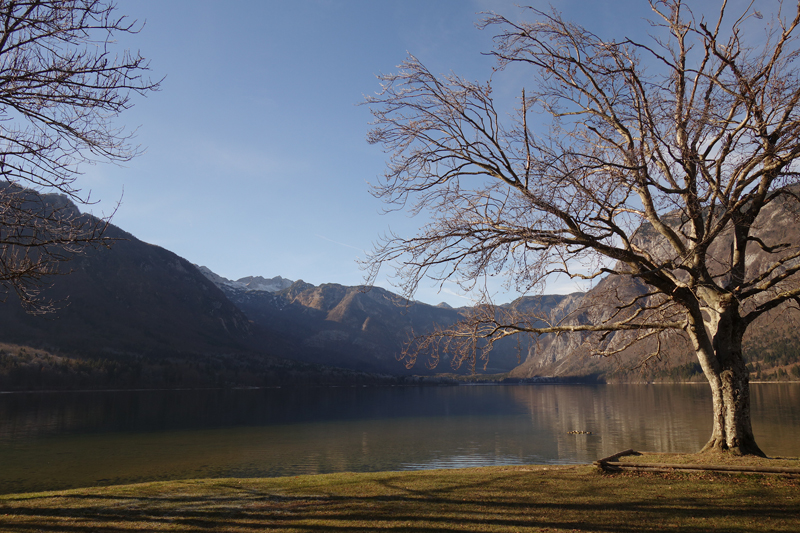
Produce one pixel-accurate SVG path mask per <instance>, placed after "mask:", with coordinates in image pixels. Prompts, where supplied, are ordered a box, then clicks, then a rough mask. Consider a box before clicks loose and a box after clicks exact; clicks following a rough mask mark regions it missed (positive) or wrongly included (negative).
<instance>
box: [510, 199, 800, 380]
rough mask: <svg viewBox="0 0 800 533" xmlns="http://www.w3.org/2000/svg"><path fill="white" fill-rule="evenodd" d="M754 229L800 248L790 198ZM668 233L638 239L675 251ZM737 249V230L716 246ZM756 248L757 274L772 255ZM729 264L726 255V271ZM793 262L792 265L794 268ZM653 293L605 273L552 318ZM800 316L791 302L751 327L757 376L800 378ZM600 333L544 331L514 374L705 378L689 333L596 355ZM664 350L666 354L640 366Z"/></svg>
mask: <svg viewBox="0 0 800 533" xmlns="http://www.w3.org/2000/svg"><path fill="white" fill-rule="evenodd" d="M753 234H754V236H755V237H758V238H761V239H762V240H763V241H765V242H790V243H792V249H797V248H798V247H800V217H798V215H797V214H796V213H794V212H792V211H791V210H790V209H788V208H786V206H785V205H784V202H783V201H775V202H773V203H771V204H769V205H768V206H767V207H765V208H764V210H763V211H762V213H761V215H760V216H759V218H758V219H757V220H756V223H755V225H754V232H753ZM661 239H662V237H661V236H660V234H658V233H657V232H656V231H655V230H654V229H652V228H649V227H644V228H640V230H639V231H637V234H636V242H635V244H636V245H638V246H640V247H641V248H643V249H647V250H659V249H664V250H666V249H668V248H669V247H668V246H666V245H664V246H661V245H660V242H659V241H660V240H661ZM730 250H731V236H730V235H727V236H723V237H722V238H720V239H718V240H717V241H715V242H714V243H712V245H711V246H710V247H709V251H710V254H711V256H712V257H716V258H726V257H728V256H729V254H730ZM750 250H751V252H750V255H749V256H748V260H747V268H748V269H749V270H750V271H751V272H752V271H761V270H763V265H764V264H765V262H766V261H767V260H768V257H767V256H768V254H767V253H766V252H764V251H762V250H761V249H759V248H757V247H756V246H755V245H753V246H751V248H750ZM723 262H724V261H723V260H719V261H718V264H719V267H718V270H719V271H720V272H722V270H721V269H722V268H723ZM790 264H792V263H787V266H788V265H790ZM756 269H757V270H756ZM712 273H713V272H712ZM748 276H750V274H748ZM647 292H648V288H647V286H646V285H644V284H643V283H641V282H639V281H637V280H636V279H634V278H626V277H609V278H605V279H603V280H602V281H600V282H599V283H598V284H597V285H596V286H595V287H594V288H593V289H592V290H590V291H588V292H586V293H579V294H575V295H572V296H571V297H570V298H569V299H566V300H564V301H562V303H561V305H558V306H554V307H553V308H552V310H551V312H550V318H551V320H553V321H561V320H563V323H564V324H588V323H602V322H603V321H605V320H609V319H611V318H612V315H613V314H614V313H615V312H616V307H615V305H614V303H615V302H622V301H630V300H631V299H632V298H633V297H635V296H643V295H645V294H646V293H647ZM650 302H651V299H650V298H644V299H642V300H641V304H642V305H645V306H646V305H648V304H649V303H650ZM798 318H800V317H798V315H797V313H796V312H792V311H790V310H788V309H787V308H786V306H784V307H782V308H778V309H776V310H773V311H772V312H771V313H768V314H765V315H764V316H762V317H760V318H759V319H758V320H757V321H755V322H754V323H753V324H752V325H751V326H750V328H749V329H748V332H747V334H746V335H745V339H744V349H745V356H746V359H748V360H749V362H750V368H751V370H752V377H753V378H755V379H770V378H772V379H775V378H781V377H785V378H788V374H789V373H791V372H794V373H795V374H794V375H795V377H800V366H799V365H798V364H797V363H798V362H800V328H798ZM631 335H632V334H631V333H629V332H616V333H611V334H610V335H608V336H607V337H606V341H607V342H608V344H609V345H610V346H619V347H621V346H623V345H625V344H626V341H627V340H629V339H630V338H631ZM597 337H598V335H597V334H592V335H590V334H586V333H584V334H570V335H560V336H557V335H543V336H541V337H539V339H538V340H537V342H535V343H531V344H530V345H529V346H528V349H527V353H526V357H525V360H524V362H523V363H522V364H521V365H519V366H518V367H517V368H515V369H514V370H512V371H511V373H510V376H512V377H516V378H531V377H537V376H548V377H552V376H556V377H570V376H571V377H588V376H595V377H599V378H601V379H604V380H611V381H616V380H619V381H637V380H647V381H652V380H666V381H685V380H697V381H702V380H704V379H705V378H704V377H703V375H702V370H701V369H700V365H699V363H698V362H697V360H696V357H695V354H694V351H693V349H692V347H691V344H690V343H689V340H688V338H687V337H686V336H685V335H684V334H683V333H682V332H680V333H677V332H676V333H674V334H672V335H670V336H669V337H668V338H667V339H666V342H664V343H662V345H661V346H660V347H659V346H658V345H657V343H656V341H655V339H652V338H651V339H648V340H646V341H644V342H641V343H638V344H637V345H634V346H633V347H631V348H629V349H626V350H624V351H623V352H622V353H620V354H618V355H617V356H614V357H611V358H603V357H597V356H594V357H593V356H592V355H591V347H592V344H593V341H596V340H597ZM659 348H660V355H659V356H655V357H652V358H649V359H648V360H647V362H646V363H645V364H640V363H641V362H642V360H643V359H646V358H647V356H648V355H649V354H651V353H654V352H656V351H657V350H658V349H659ZM762 371H763V372H762Z"/></svg>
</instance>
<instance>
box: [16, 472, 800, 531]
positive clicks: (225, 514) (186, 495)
mask: <svg viewBox="0 0 800 533" xmlns="http://www.w3.org/2000/svg"><path fill="white" fill-rule="evenodd" d="M88 529H95V530H98V531H111V532H114V531H131V530H133V531H163V530H168V531H203V530H208V531H246V532H252V531H287V532H288V531H302V532H318V531H381V530H392V531H431V532H433V531H436V532H440V531H498V532H499V531H503V532H507V531H602V532H638V531H664V530H666V531H688V532H700V531H734V532H738V531H795V532H796V531H800V480H798V479H791V478H782V477H776V476H759V475H738V474H737V475H730V474H707V473H698V474H694V473H691V474H687V473H669V474H625V473H622V474H603V473H600V472H599V471H598V470H597V469H595V468H594V467H592V466H583V465H581V466H564V467H553V466H549V467H548V466H528V467H524V466H513V467H490V468H475V469H464V470H429V471H421V472H380V473H369V474H349V473H345V474H329V475H319V476H299V477H291V478H273V479H209V480H191V481H172V482H160V483H144V484H137V485H122V486H115V487H104V488H88V489H76V490H68V491H60V492H46V493H37V494H16V495H6V496H0V530H2V531H85V530H88Z"/></svg>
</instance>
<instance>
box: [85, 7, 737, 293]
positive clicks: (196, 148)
mask: <svg viewBox="0 0 800 533" xmlns="http://www.w3.org/2000/svg"><path fill="white" fill-rule="evenodd" d="M737 3H738V2H737ZM514 4H515V2H509V1H500V0H496V1H489V0H261V1H259V0H236V1H229V2H219V1H209V0H119V2H118V12H119V13H120V14H126V15H129V16H131V17H132V18H136V19H139V20H140V21H146V25H145V27H144V29H143V30H142V32H141V33H140V34H138V35H136V36H133V37H130V38H129V37H125V39H123V40H121V42H120V44H121V45H124V46H125V47H127V48H132V49H139V50H140V51H141V53H142V54H143V55H144V56H145V57H147V58H149V59H151V68H152V71H153V72H152V74H153V77H154V78H159V77H161V76H166V79H165V80H164V82H163V85H162V90H161V91H160V92H158V93H154V94H152V95H150V96H149V97H148V98H146V99H144V98H139V99H136V100H135V107H134V108H133V109H132V110H130V111H128V112H127V113H125V114H124V115H123V116H122V117H121V123H123V124H125V125H127V126H130V127H138V128H139V129H138V133H137V142H138V143H140V144H141V145H142V147H143V148H145V149H146V151H145V153H144V154H143V155H142V156H140V157H139V158H137V159H135V160H133V161H131V162H130V163H128V164H126V165H125V166H124V167H115V166H110V165H96V166H93V167H89V168H86V169H84V170H85V176H83V177H82V178H81V179H80V181H79V182H78V183H79V184H80V185H81V186H82V188H83V189H86V190H88V189H91V191H92V197H93V198H95V199H98V200H100V203H99V204H97V205H94V206H92V207H91V211H92V212H94V213H95V214H102V213H104V212H105V213H108V212H109V211H110V210H111V209H113V206H114V204H115V203H116V201H117V200H119V199H120V197H121V198H122V204H121V206H120V208H119V210H118V212H117V213H116V215H115V217H114V219H113V222H114V223H115V224H116V225H118V226H120V227H121V228H123V229H124V230H126V231H128V232H130V233H132V234H133V235H135V236H136V237H138V238H139V239H142V240H144V241H146V242H150V243H153V244H158V245H160V246H163V247H165V248H167V249H169V250H171V251H173V252H175V253H177V254H178V255H180V256H182V257H185V258H186V259H188V260H189V261H191V262H194V263H197V264H201V265H205V266H208V267H209V268H210V269H211V270H213V271H214V272H216V273H218V274H220V275H222V276H225V277H227V278H231V279H238V278H240V277H243V276H249V275H261V276H264V277H273V276H276V275H281V276H283V277H285V278H289V279H293V280H297V279H303V280H305V281H307V282H309V283H313V284H315V285H318V284H321V283H326V282H333V283H341V284H344V285H358V284H360V283H361V282H362V281H363V272H362V271H360V270H359V268H358V265H357V264H356V259H357V258H358V257H364V255H365V252H364V251H365V250H368V249H370V248H371V247H372V243H373V242H374V241H375V240H376V239H378V238H379V237H380V235H381V234H382V233H384V232H385V231H386V230H387V229H389V228H391V229H393V230H395V231H396V232H399V233H401V234H405V235H410V234H412V233H413V232H414V231H415V229H416V228H418V227H419V226H420V224H421V222H422V221H420V220H416V219H411V218H408V217H407V216H406V215H404V214H400V213H394V214H391V215H381V214H380V211H381V209H382V207H383V206H382V204H381V202H380V201H379V200H377V199H375V198H373V197H372V196H371V195H370V194H369V189H368V182H370V181H371V180H373V179H374V178H375V177H376V176H379V175H380V174H382V172H383V169H384V164H385V160H386V157H385V154H383V153H382V151H381V150H380V148H379V147H376V146H370V145H368V144H367V142H366V141H365V136H366V134H367V131H368V129H369V121H370V114H369V109H368V108H367V107H365V106H358V104H359V103H360V102H362V101H363V99H364V95H367V94H372V93H374V92H376V91H377V90H378V88H379V86H378V82H377V80H376V77H375V76H376V74H379V73H382V72H383V73H388V72H393V71H395V70H396V66H397V65H398V64H399V63H400V62H401V61H402V60H403V59H404V58H405V57H406V54H407V53H412V54H414V55H415V56H417V57H418V58H419V59H420V60H421V61H422V62H423V63H424V64H426V65H427V66H428V67H429V68H430V69H431V70H433V71H434V72H437V73H447V72H449V71H451V70H452V71H454V72H455V73H457V74H459V75H462V76H464V77H467V78H471V79H480V80H484V79H486V78H487V77H488V76H489V75H490V74H491V68H492V65H493V62H492V60H491V59H490V58H488V57H486V56H483V55H481V52H487V51H489V50H491V46H492V43H491V36H492V35H491V33H490V32H491V30H484V31H480V30H478V29H476V28H475V22H477V21H479V20H480V19H481V15H479V14H478V13H479V12H481V11H490V10H494V11H497V12H500V13H503V14H506V15H507V16H509V15H510V16H512V17H514V16H516V15H515V14H518V13H519V12H520V9H519V8H517V7H515V5H514ZM714 4H716V2H714ZM535 5H537V6H538V7H542V8H545V9H546V8H547V5H548V3H546V2H537V3H535ZM553 5H554V6H555V7H556V8H558V9H560V10H562V11H563V12H564V13H566V14H567V15H568V16H570V17H571V18H574V20H576V21H577V22H579V23H582V24H584V25H586V26H589V27H591V28H592V29H593V30H594V31H595V33H599V34H600V35H602V36H606V34H608V35H609V36H616V37H618V38H619V37H620V36H623V35H626V34H628V33H630V31H632V30H631V28H640V29H639V30H637V31H646V28H645V23H644V21H643V18H644V17H647V16H649V8H648V6H647V3H646V2H645V1H644V0H629V1H605V0H565V1H560V2H559V1H554V2H553ZM520 89H521V86H520V87H517V86H515V87H513V90H514V91H518V90H520ZM123 189H124V194H123ZM389 273H390V272H389V271H387V272H386V274H389ZM378 284H379V285H382V286H385V287H387V288H391V287H390V285H388V283H387V281H386V280H385V279H381V280H379V283H378ZM499 287H500V286H499V284H497V289H496V290H497V291H498V292H497V293H496V295H495V301H497V302H505V301H509V300H511V299H513V298H514V297H515V296H516V295H515V294H513V293H511V294H505V293H504V292H503V291H502V290H501V289H500V288H499ZM575 289H576V286H575V285H574V284H570V283H556V284H553V286H552V287H548V290H547V292H551V293H554V292H562V293H563V292H571V291H574V290H575ZM437 291H438V289H437V288H436V287H434V286H427V285H423V286H422V287H420V290H419V292H418V293H417V299H419V300H421V301H424V302H427V303H432V304H435V303H438V302H441V301H447V302H448V303H450V304H451V305H464V304H469V303H470V301H469V299H468V295H467V296H466V297H465V295H459V294H456V293H457V287H456V286H449V285H447V286H445V287H444V289H443V290H442V291H441V292H438V293H437Z"/></svg>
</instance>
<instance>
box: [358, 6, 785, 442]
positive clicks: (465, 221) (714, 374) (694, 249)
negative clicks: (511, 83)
mask: <svg viewBox="0 0 800 533" xmlns="http://www.w3.org/2000/svg"><path fill="white" fill-rule="evenodd" d="M650 5H651V7H652V10H653V20H652V21H651V22H650V24H651V28H650V31H651V33H652V39H651V40H649V41H646V42H638V41H635V40H632V39H629V38H625V37H620V38H619V39H618V40H606V39H602V38H600V37H598V36H597V35H596V34H594V33H592V32H591V31H590V30H589V29H586V28H583V27H581V26H578V25H576V24H573V23H571V22H569V21H568V20H565V19H564V18H563V16H562V15H561V14H560V13H558V12H556V11H541V10H538V9H534V8H528V9H527V11H528V13H529V15H530V17H531V18H532V21H531V22H519V21H512V20H510V19H508V18H506V17H504V16H502V15H498V14H489V15H488V16H487V17H486V18H485V20H484V21H483V24H482V27H483V28H490V29H494V30H496V32H497V33H496V37H495V43H496V45H495V48H494V50H493V51H492V52H491V54H492V55H493V56H494V57H495V58H496V59H497V68H498V69H500V70H504V69H506V70H507V69H512V68H522V69H527V70H526V72H527V75H526V77H525V85H524V87H521V88H520V90H519V95H520V96H519V100H518V106H517V108H516V110H515V113H514V114H512V115H511V116H507V115H506V114H503V113H501V112H500V110H499V109H498V106H497V105H496V103H495V101H494V99H493V91H492V82H491V81H488V82H473V81H468V80H466V79H463V78H461V77H459V76H457V75H455V74H451V75H446V76H438V75H435V74H434V73H432V72H431V71H430V70H428V69H427V68H426V67H425V66H424V65H423V64H422V63H421V62H420V61H419V60H417V59H416V58H415V57H413V56H411V57H409V58H408V59H407V60H406V61H405V62H404V63H403V64H402V65H401V66H400V70H399V71H398V72H397V73H394V74H389V75H384V76H381V82H382V90H381V91H380V92H379V93H378V94H377V95H376V96H373V97H370V98H368V104H369V105H370V106H371V108H372V112H373V115H374V117H375V122H374V126H375V127H374V129H373V130H372V131H371V132H370V135H369V142H371V143H374V144H379V145H381V146H383V147H384V149H385V150H386V151H387V152H388V153H390V154H391V156H390V159H389V161H388V164H387V171H386V173H385V175H384V176H383V178H381V179H380V180H379V181H378V182H377V183H376V184H375V185H374V193H375V195H376V196H378V197H379V198H381V199H383V200H384V201H386V202H388V203H389V204H392V205H395V206H400V207H401V208H402V207H404V206H410V208H411V209H412V211H413V212H415V213H419V212H423V211H426V212H434V213H436V218H435V219H434V220H433V221H432V222H431V223H430V224H428V225H426V226H425V227H423V228H422V230H421V231H420V233H419V234H418V235H415V236H412V237H404V236H396V235H393V236H390V237H389V238H388V239H386V240H385V241H383V242H382V243H381V244H379V246H378V247H377V248H376V249H375V251H374V253H373V255H372V256H371V257H370V259H369V262H370V265H371V267H372V271H371V274H372V275H375V274H376V273H377V269H379V268H380V267H381V266H382V265H383V264H386V263H391V264H394V265H396V266H397V268H398V271H399V274H400V278H401V280H402V283H403V289H404V291H405V293H406V295H407V296H411V295H412V294H413V292H414V290H415V289H416V287H417V284H418V283H419V282H420V281H421V280H422V279H424V278H425V277H426V276H428V277H434V278H435V279H440V280H441V279H457V280H462V281H466V282H467V283H469V282H470V281H471V280H475V279H477V278H479V277H480V276H482V275H496V274H501V275H504V276H506V277H508V278H509V279H510V280H512V281H513V282H514V283H515V284H516V286H517V287H518V288H520V289H522V290H528V291H530V290H536V289H538V290H543V289H544V290H546V282H547V280H548V279H551V276H553V275H554V274H565V275H568V276H571V277H573V278H580V279H600V278H613V277H620V278H629V279H631V280H635V281H636V282H637V283H638V282H641V283H643V284H644V286H645V287H646V291H645V292H644V293H635V294H633V295H628V296H625V297H618V299H617V302H616V303H615V306H616V309H617V312H615V313H614V314H613V315H612V316H611V317H610V318H608V319H605V320H603V321H602V322H598V323H586V324H576V323H569V322H566V321H565V322H562V323H544V324H541V321H542V320H545V319H546V317H536V319H537V320H538V321H539V323H537V324H534V321H533V320H531V317H521V316H511V315H509V314H503V313H501V314H498V313H497V310H496V309H495V308H493V307H491V306H479V307H478V308H477V310H476V312H475V313H474V314H473V315H472V316H471V317H469V318H467V319H466V320H465V321H464V322H462V323H461V324H459V325H457V326H455V327H452V328H447V329H444V330H439V331H437V332H436V333H435V334H433V335H429V336H426V337H424V338H423V340H425V341H426V342H427V343H426V342H423V345H424V346H426V347H428V348H430V347H431V346H432V345H433V344H435V342H434V341H436V340H437V339H443V338H446V339H447V342H446V343H445V347H446V349H449V350H454V351H456V352H458V353H461V354H462V358H461V359H462V360H464V359H468V358H469V357H470V356H469V355H468V354H470V353H471V354H472V355H471V357H472V358H473V360H474V357H475V355H474V354H475V353H476V352H475V349H474V346H475V342H476V341H477V340H480V339H483V340H485V341H488V343H489V346H491V343H492V342H494V341H495V340H497V339H499V338H502V337H505V336H508V335H513V334H517V333H531V334H543V333H554V332H555V333H559V332H581V331H583V332H600V333H601V335H600V337H599V339H600V341H602V340H603V339H606V338H608V337H607V333H608V332H614V331H629V332H633V334H632V336H629V337H627V339H628V341H629V342H625V343H623V345H621V346H616V347H615V346H608V345H603V344H602V342H601V343H600V344H599V346H600V348H599V350H598V353H602V354H606V355H609V354H613V353H617V352H618V351H619V350H621V349H625V348H627V347H628V346H629V345H630V343H631V342H635V341H638V340H641V339H643V338H646V337H658V336H659V335H661V334H662V333H663V332H668V331H670V330H678V331H682V332H684V333H685V335H687V336H688V338H689V340H690V341H691V345H692V347H693V349H694V350H695V352H696V353H697V357H698V361H699V362H700V364H701V366H702V368H703V371H704V373H705V375H706V377H707V378H708V380H709V383H710V384H711V387H712V393H713V398H714V430H713V434H712V438H711V440H710V441H709V445H708V447H709V448H715V449H731V450H734V451H736V452H741V453H759V454H760V453H761V451H760V449H759V448H758V446H757V445H756V444H755V440H754V439H753V436H752V430H751V428H750V419H749V386H748V375H747V371H746V369H745V367H744V361H743V357H742V348H741V341H742V336H743V335H744V332H745V331H746V329H747V328H748V326H749V325H750V324H752V323H753V321H754V320H756V319H757V318H758V317H759V316H761V315H763V314H764V313H766V312H768V311H770V310H772V309H775V308H778V307H780V306H783V305H786V304H788V303H790V302H799V301H800V300H798V298H800V286H798V284H797V283H796V278H797V276H796V274H797V272H798V271H799V270H800V260H799V259H800V249H798V248H797V246H796V245H795V244H794V243H792V242H790V241H785V240H781V241H775V242H773V241H772V240H770V238H769V235H768V233H767V234H765V233H764V232H759V231H757V229H758V227H759V224H760V221H759V215H760V214H761V213H762V212H764V211H765V209H767V208H768V206H771V205H777V204H778V203H780V204H781V205H782V206H783V207H784V210H783V211H782V212H783V213H790V212H792V211H794V210H796V209H797V207H798V202H799V201H800V198H798V195H797V192H798V191H797V189H796V188H795V187H794V185H795V184H796V183H797V181H798V180H797V177H798V174H797V170H798V169H797V163H796V161H795V159H796V157H797V154H798V151H800V135H798V133H799V131H798V127H800V110H798V100H799V99H800V79H798V69H797V65H796V58H797V55H798V46H797V36H796V31H797V26H798V23H800V5H797V6H793V7H792V8H791V9H790V10H784V9H783V8H784V6H783V5H781V4H779V5H777V7H776V12H775V13H774V14H773V15H771V16H770V17H765V16H764V15H763V14H762V13H761V12H759V11H755V10H753V9H752V5H751V6H749V7H748V8H747V10H746V11H745V12H744V13H731V12H730V9H729V8H728V6H727V3H726V2H724V1H723V2H721V4H720V6H719V9H718V11H717V12H716V13H713V14H711V15H708V14H704V13H700V12H697V13H695V12H694V11H693V10H692V8H691V7H690V6H689V5H688V2H683V1H680V0H663V1H655V0H653V1H651V2H650ZM704 5H705V4H704ZM760 7H761V8H763V6H760ZM756 24H759V25H760V27H761V28H762V29H763V34H762V35H759V36H758V37H759V38H758V39H748V37H749V35H745V34H744V33H745V32H744V30H743V28H744V26H745V25H748V34H750V35H751V34H752V29H753V27H754V26H755V25H756ZM784 216H789V215H788V214H785V215H784ZM721 246H722V248H724V253H720V247H721ZM756 251H758V253H761V254H766V257H767V259H766V260H763V261H758V262H753V261H749V260H748V258H750V257H751V256H752V254H753V253H756ZM587 265H588V266H589V267H591V268H590V271H589V272H588V273H587V272H586V270H585V269H586V267H587ZM603 332H605V333H606V335H605V336H604V335H603V334H602V333H603ZM432 343H433V344H432ZM470 347H471V348H470Z"/></svg>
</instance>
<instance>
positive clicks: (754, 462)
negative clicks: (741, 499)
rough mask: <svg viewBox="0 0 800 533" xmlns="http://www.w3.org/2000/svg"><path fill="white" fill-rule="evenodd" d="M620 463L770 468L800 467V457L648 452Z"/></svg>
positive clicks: (621, 459) (621, 460)
mask: <svg viewBox="0 0 800 533" xmlns="http://www.w3.org/2000/svg"><path fill="white" fill-rule="evenodd" d="M618 461H619V462H621V463H664V464H676V465H718V466H719V465H721V466H748V467H749V466H755V467H772V468H800V459H797V458H788V457H773V458H765V457H755V456H752V455H750V456H744V457H736V456H735V455H731V454H729V453H718V452H705V453H695V454H692V453H689V454H683V453H649V452H642V453H641V454H640V455H625V456H622V457H620V458H619V459H618Z"/></svg>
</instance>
